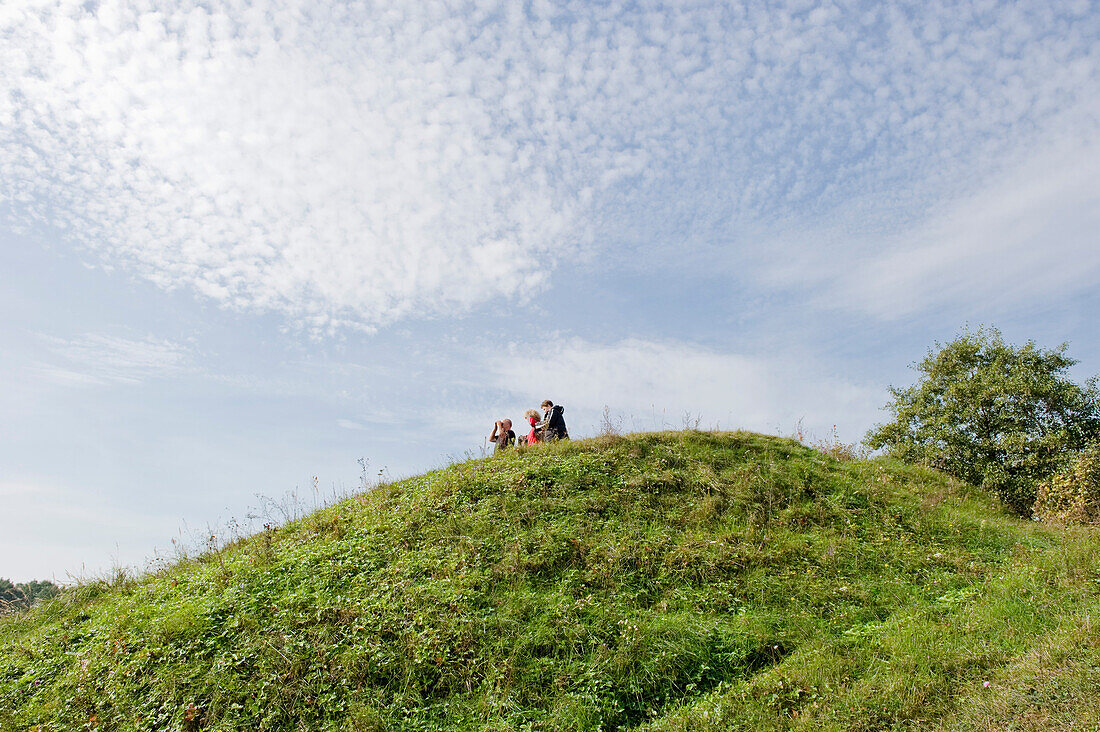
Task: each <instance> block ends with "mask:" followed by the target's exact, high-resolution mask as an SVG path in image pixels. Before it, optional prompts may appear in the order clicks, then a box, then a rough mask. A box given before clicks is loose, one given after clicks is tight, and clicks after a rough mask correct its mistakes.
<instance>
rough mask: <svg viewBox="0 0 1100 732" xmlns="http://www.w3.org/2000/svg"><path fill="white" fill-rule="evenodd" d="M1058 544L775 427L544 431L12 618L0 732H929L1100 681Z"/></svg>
mask: <svg viewBox="0 0 1100 732" xmlns="http://www.w3.org/2000/svg"><path fill="white" fill-rule="evenodd" d="M1060 536H1061V535H1060V534H1056V533H1054V532H1053V530H1051V529H1048V528H1045V527H1043V526H1040V525H1038V524H1035V523H1033V522H1026V521H1020V520H1018V519H1016V518H1013V517H1011V516H1007V515H1005V514H1004V513H1003V512H999V511H997V510H994V507H993V506H992V505H991V504H990V502H989V500H988V498H987V496H985V495H984V494H983V493H981V492H980V491H977V490H976V489H974V488H972V487H971V486H968V485H966V484H964V483H961V482H957V481H954V480H951V479H949V478H947V477H945V476H943V475H941V474H939V473H936V472H934V471H930V470H926V469H923V468H917V467H913V466H907V465H904V464H902V463H900V462H897V461H894V460H891V459H887V458H880V459H877V460H873V461H861V460H846V461H843V462H842V461H838V460H835V459H833V458H831V457H829V456H827V455H823V454H821V453H820V452H818V451H817V450H814V449H811V448H808V447H804V446H802V445H799V444H797V443H795V442H793V441H790V440H782V439H779V438H770V437H763V436H760V435H752V434H744V433H724V434H711V433H702V432H683V433H663V434H648V435H629V436H608V437H606V438H601V439H596V440H588V441H573V442H568V443H555V444H550V445H536V446H533V447H531V448H528V449H525V450H523V451H513V452H509V453H507V454H502V455H498V456H494V457H491V458H486V459H482V460H474V461H469V462H466V463H462V464H459V465H454V466H451V467H449V468H446V469H444V470H438V471H435V472H432V473H428V474H426V475H422V476H418V477H415V478H411V479H409V480H405V481H402V482H400V483H396V484H392V485H387V486H384V487H381V488H378V489H376V490H373V491H370V492H368V493H366V494H363V495H361V496H357V497H356V498H354V499H351V500H349V501H346V502H344V503H342V504H339V505H337V506H333V507H331V508H329V509H325V510H323V511H320V512H318V513H316V514H313V515H311V516H308V517H305V518H303V519H301V520H298V521H295V522H292V523H291V524H289V525H287V526H285V527H283V528H280V529H274V528H272V529H268V530H265V531H264V532H263V533H262V534H259V535H257V536H254V537H251V538H248V539H244V540H242V541H240V542H237V543H235V544H233V545H231V546H229V547H226V548H224V549H222V550H220V551H219V552H217V553H216V554H215V553H210V554H207V555H205V556H202V557H198V558H196V559H193V560H187V561H184V562H181V563H180V564H178V565H176V566H173V567H170V568H168V569H166V570H164V571H162V572H160V573H158V574H156V575H152V576H148V577H145V578H142V579H139V580H127V579H124V578H121V579H119V580H118V581H116V582H113V583H107V582H97V583H92V584H89V585H83V586H80V587H76V588H71V589H67V590H66V591H64V592H63V593H62V595H61V596H60V597H59V598H58V599H57V600H55V601H52V602H48V603H42V604H40V605H38V606H36V607H34V608H32V609H31V610H30V611H29V612H27V613H18V614H14V615H11V616H8V617H6V618H4V619H0V729H4V730H8V729H12V730H28V729H35V730H38V731H39V732H44V731H45V730H51V731H52V730H70V729H93V728H94V729H103V730H188V731H190V730H218V731H229V730H387V731H390V730H397V731H401V730H408V731H409V732H412V731H414V730H415V731H420V730H455V731H457V730H471V731H472V730H478V731H480V730H501V731H502V732H503V731H504V730H528V731H533V730H629V729H637V730H650V731H651V732H658V731H661V730H689V729H690V730H723V731H724V730H730V729H790V728H795V727H802V728H804V729H815V730H816V729H836V730H857V729H865V730H871V729H886V728H913V727H919V726H921V725H922V724H924V723H926V722H927V720H930V719H939V718H948V717H949V716H950V715H951V714H955V713H956V712H958V710H959V707H958V703H959V702H960V700H963V701H965V703H966V704H968V705H973V699H971V698H970V697H969V696H968V694H969V693H970V691H971V690H973V689H974V688H975V687H977V688H981V682H982V680H984V679H993V680H994V681H996V682H997V683H998V684H1001V683H1003V684H1005V685H1006V686H1007V685H1008V684H1012V683H1017V682H1019V683H1023V684H1027V683H1033V682H1034V679H1035V677H1036V675H1037V674H1038V673H1039V671H1040V670H1036V672H1035V673H1034V674H1031V675H1030V676H1029V673H1030V672H1029V671H1028V669H1030V668H1031V667H1030V666H1027V665H1026V664H1025V665H1024V666H1020V663H1021V659H1026V658H1028V657H1029V655H1028V654H1031V653H1032V652H1033V651H1035V649H1036V648H1037V647H1039V646H1041V645H1042V644H1044V643H1048V642H1049V643H1050V644H1052V645H1051V646H1050V648H1048V649H1047V650H1050V651H1051V652H1054V653H1055V656H1057V655H1058V654H1059V653H1061V650H1060V649H1067V650H1066V653H1072V654H1075V655H1073V656H1072V658H1073V660H1074V665H1073V666H1072V668H1073V669H1074V670H1073V673H1074V674H1075V676H1074V677H1073V679H1072V681H1073V683H1069V681H1070V680H1069V679H1067V680H1066V681H1067V683H1066V685H1065V687H1064V688H1067V689H1071V690H1074V691H1073V693H1074V694H1077V691H1076V690H1084V689H1087V688H1095V687H1096V684H1097V683H1098V682H1100V672H1098V671H1096V668H1100V666H1098V667H1096V668H1094V667H1092V666H1090V664H1092V663H1093V661H1094V660H1095V659H1096V656H1097V654H1096V653H1092V654H1091V655H1090V653H1091V652H1090V651H1088V650H1087V649H1088V648H1100V644H1098V643H1095V640H1096V639H1095V637H1093V638H1091V640H1090V639H1089V638H1088V637H1087V634H1085V633H1084V631H1083V630H1081V629H1082V628H1085V627H1087V622H1083V621H1084V619H1085V618H1087V617H1088V616H1089V614H1090V613H1091V614H1092V615H1093V616H1095V614H1096V613H1097V611H1100V593H1098V588H1100V570H1098V567H1100V562H1098V561H1097V556H1098V555H1100V545H1098V543H1097V540H1096V539H1095V538H1094V537H1093V538H1089V537H1083V538H1081V539H1080V540H1079V541H1078V542H1076V543H1073V544H1070V543H1068V542H1064V541H1061V540H1060ZM1068 629H1072V632H1071V631H1070V630H1068ZM1090 643H1091V645H1089V644H1090ZM1043 647H1044V648H1046V646H1043ZM1044 652H1045V651H1044ZM1021 668H1022V669H1023V671H1020V669H1021ZM1067 668H1068V666H1067ZM1090 668H1091V669H1092V670H1090ZM1042 671H1043V673H1045V675H1044V676H1043V684H1045V685H1044V686H1042V687H1041V688H1042V690H1043V692H1042V693H1043V694H1046V693H1048V691H1049V690H1050V689H1051V688H1053V685H1054V682H1055V681H1057V680H1058V679H1059V678H1060V677H1058V675H1057V673H1048V672H1047V670H1045V669H1042ZM1014 673H1015V674H1017V675H1018V677H1019V678H1018V679H1017V678H1016V677H1015V676H1013V674H1014ZM1034 683H1038V682H1034ZM1090 683H1091V684H1092V687H1089V684H1090ZM1058 688H1063V687H1058ZM1021 693H1022V692H1021ZM1051 693H1053V692H1051ZM1013 698H1015V697H1013ZM1044 698H1045V697H1044ZM1095 698H1096V697H1095V695H1092V696H1091V697H1088V696H1085V695H1084V694H1083V693H1082V694H1081V695H1080V696H1074V697H1072V699H1071V700H1070V702H1069V703H1070V704H1076V705H1077V706H1076V707H1075V708H1072V709H1067V710H1064V711H1065V714H1070V713H1071V712H1073V713H1076V714H1077V715H1078V718H1081V719H1091V718H1092V717H1091V716H1090V714H1092V712H1093V711H1094V710H1095V709H1096V707H1097V706H1098V705H1097V703H1096V702H1095ZM1090 700H1091V701H1090ZM974 706H976V705H974ZM1006 721H1007V720H1005V719H997V718H995V717H994V718H992V721H989V720H985V721H983V720H975V719H971V718H966V719H961V720H960V721H959V723H958V728H960V729H973V728H982V729H985V728H1005V727H1007V726H1008V725H1007V724H1006V723H1005V722H1006ZM979 722H980V723H979Z"/></svg>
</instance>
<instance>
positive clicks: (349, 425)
mask: <svg viewBox="0 0 1100 732" xmlns="http://www.w3.org/2000/svg"><path fill="white" fill-rule="evenodd" d="M336 426H337V427H341V428H343V429H345V430H365V429H366V427H364V426H363V425H361V424H359V423H358V422H353V421H351V420H350V419H338V420H336Z"/></svg>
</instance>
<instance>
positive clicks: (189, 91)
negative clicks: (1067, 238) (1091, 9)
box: [0, 0, 1098, 329]
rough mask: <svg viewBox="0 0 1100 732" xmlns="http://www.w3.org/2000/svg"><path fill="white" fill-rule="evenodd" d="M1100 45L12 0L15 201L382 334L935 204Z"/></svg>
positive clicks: (601, 15) (979, 29)
mask: <svg viewBox="0 0 1100 732" xmlns="http://www.w3.org/2000/svg"><path fill="white" fill-rule="evenodd" d="M1095 37H1096V16H1095V14H1094V15H1091V16H1090V15H1087V14H1086V15H1084V16H1081V17H1060V16H1059V15H1058V14H1056V13H1054V12H1052V11H1051V10H1050V8H1049V7H1048V6H1045V5H1035V6H1032V5H1031V4H1028V3H1022V4H1019V5H1017V6H1013V7H1012V8H1003V9H997V10H996V11H993V10H982V9H981V8H976V7H967V8H959V7H957V6H956V5H954V4H948V3H942V4H937V3H930V4H926V5H922V6H921V8H917V9H915V8H904V7H902V6H900V5H898V6H895V5H871V6H868V7H865V8H861V7H853V6H844V5H824V6H821V7H819V8H816V9H813V10H811V9H810V8H806V7H802V4H800V3H791V4H788V5H782V4H776V5H771V4H769V5H768V6H767V7H765V6H763V5H759V4H746V5H744V6H741V5H736V4H721V5H719V4H715V5H707V4H699V5H696V6H693V7H690V8H650V7H645V6H637V7H634V6H632V7H630V8H620V7H617V6H603V5H599V4H592V3H578V4H573V5H567V6H560V5H549V4H535V5H533V6H532V7H531V8H529V9H528V10H523V9H522V8H521V6H519V5H517V4H514V3H494V2H488V3H470V4H464V3H458V4H457V5H455V6H454V7H447V6H444V5H440V4H435V5H433V4H423V3H421V4H415V3H414V4H398V5H392V6H386V8H385V9H381V8H369V7H366V6H361V5H356V4H351V5H348V4H345V3H332V4H326V3H314V2H308V3H307V2H296V1H294V0H286V1H281V0H270V1H268V0H258V1H257V2H253V3H248V4H244V5H242V4H238V3H229V2H218V1H215V2H213V3H208V4H203V5H196V6H191V5H189V4H176V3H170V2H167V1H166V0H163V1H161V2H150V3H146V4H145V5H143V6H140V7H139V6H136V5H133V4H131V3H126V2H122V1H121V0H104V1H103V2H99V3H95V4H88V3H80V2H62V3H52V2H41V1H38V0H11V1H9V2H6V3H4V6H3V10H0V39H2V41H3V42H2V43H0V66H2V67H3V68H4V69H5V73H4V74H3V78H2V79H0V130H3V132H4V135H3V138H0V139H2V141H0V181H2V182H0V199H3V200H6V202H7V203H8V204H9V205H10V206H11V207H12V208H13V209H14V210H15V211H16V212H17V213H18V212H21V213H23V214H25V215H27V216H30V217H31V218H36V219H39V220H44V221H47V222H49V223H50V224H53V225H55V226H57V227H60V228H62V229H66V230H68V231H69V232H70V235H71V236H72V237H73V238H75V239H77V240H79V241H81V242H82V243H83V244H85V245H86V246H87V247H89V248H90V249H92V250H93V251H95V252H96V253H97V255H98V256H100V257H102V258H103V260H104V261H107V262H111V263H116V264H121V265H123V266H125V267H127V268H128V269H131V270H134V271H137V272H140V273H141V274H142V275H144V276H145V277H147V278H149V279H150V280H152V281H153V282H156V283H158V284H159V285H161V286H163V287H165V288H173V287H186V288H190V289H192V290H194V291H196V292H199V293H201V294H203V295H204V296H206V297H209V298H212V299H213V300H215V301H216V302H219V303H221V304H223V305H225V306H227V307H234V308H248V309H259V310H265V311H276V312H279V313H282V314H284V315H285V316H286V317H288V318H289V319H290V320H292V321H294V322H296V323H301V324H304V325H306V326H307V327H311V328H317V329H325V328H329V327H332V326H333V325H334V324H337V323H342V322H343V323H355V324H357V325H360V326H367V327H371V326H377V325H379V324H384V323H387V322H391V321H393V320H394V319H397V318H402V317H408V316H413V315H418V314H448V313H453V312H461V311H464V310H466V309H468V308H470V307H473V306H476V305H479V304H482V303H485V302H489V301H491V300H493V299H494V298H499V297H502V296H503V297H506V298H512V299H514V300H522V299H523V298H524V297H527V296H530V293H531V292H532V291H535V290H537V288H539V287H541V286H544V285H545V284H546V282H547V281H548V277H549V275H550V273H551V272H552V271H553V269H554V267H555V266H556V264H557V263H559V262H561V261H562V260H563V259H566V258H572V257H574V256H575V255H577V254H578V253H583V252H585V251H592V250H596V251H599V250H600V248H601V247H602V246H604V244H602V243H601V242H602V241H604V235H605V234H606V227H605V228H604V229H600V228H599V226H598V225H597V224H598V223H599V222H605V223H607V224H609V225H610V226H612V227H614V228H615V229H622V230H623V231H627V232H629V230H630V228H631V226H633V225H634V224H633V220H635V219H636V220H638V221H640V222H642V223H639V224H637V225H638V226H639V233H640V234H641V235H643V236H644V237H646V238H648V239H649V241H647V242H645V243H644V248H652V247H657V246H659V245H663V243H660V244H659V243H658V242H657V241H654V240H656V239H660V238H661V237H663V236H665V235H666V234H667V235H668V236H669V239H668V241H682V240H683V236H682V235H683V234H684V233H685V231H687V230H690V229H691V228H692V227H693V226H695V224H694V223H693V222H694V221H696V220H701V221H706V222H708V224H713V225H715V226H717V225H719V224H721V223H722V222H727V224H731V225H735V226H740V225H741V224H743V222H744V221H745V220H746V219H749V218H753V217H755V218H758V219H761V218H762V219H766V220H773V219H777V218H779V219H781V218H783V217H792V216H795V217H798V216H803V215H811V214H816V213H820V212H821V211H827V210H830V209H831V208H833V207H836V206H837V205H840V204H841V203H842V202H844V201H846V200H849V199H850V198H851V197H853V196H858V195H864V194H867V193H868V192H872V191H887V192H888V193H887V195H890V196H898V195H901V194H902V193H905V192H907V191H916V193H913V194H912V195H913V196H914V198H915V200H916V201H917V203H919V204H924V205H927V203H928V202H929V201H930V200H935V199H936V197H937V196H940V195H943V193H944V191H945V190H948V189H951V190H953V188H952V186H956V185H958V184H959V183H958V182H959V181H960V180H967V179H969V177H970V173H969V172H968V171H970V170H971V168H974V167H981V165H982V161H984V160H989V159H993V158H996V156H997V155H998V154H1000V153H1001V152H1003V151H1004V150H1006V149H1011V148H1014V147H1018V146H1019V145H1021V144H1027V142H1028V141H1029V140H1030V139H1032V136H1033V135H1034V134H1035V130H1037V129H1043V128H1044V125H1046V123H1047V122H1049V120H1051V119H1053V118H1055V117H1058V116H1059V115H1061V114H1063V112H1064V110H1066V109H1070V108H1075V107H1077V106H1080V105H1081V104H1082V103H1084V102H1082V100H1085V101H1086V102H1087V100H1090V99H1094V98H1095V97H1096V92H1097V90H1098V81H1097V77H1098V70H1097V64H1096V60H1095V59H1096V54H1097V45H1096V43H1095ZM1090 120H1091V121H1090V122H1089V124H1091V123H1092V122H1094V121H1095V120H1094V119H1093V118H1091V117H1090ZM670 191H673V192H675V193H676V195H674V196H670ZM906 195H909V194H908V193H906ZM670 198H676V199H677V200H680V201H681V202H680V203H679V204H678V205H679V206H682V207H683V209H682V210H680V211H677V213H678V215H677V216H675V217H670V220H669V222H668V223H667V224H666V223H660V224H655V222H654V221H652V220H651V219H649V218H647V217H646V216H644V215H642V214H644V212H645V211H646V210H648V209H649V208H652V207H653V206H654V202H664V201H668V200H670ZM658 208H659V207H658ZM662 210H663V209H662ZM666 228H667V231H666ZM597 234H599V236H597Z"/></svg>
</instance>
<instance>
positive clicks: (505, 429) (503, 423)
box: [489, 419, 516, 452]
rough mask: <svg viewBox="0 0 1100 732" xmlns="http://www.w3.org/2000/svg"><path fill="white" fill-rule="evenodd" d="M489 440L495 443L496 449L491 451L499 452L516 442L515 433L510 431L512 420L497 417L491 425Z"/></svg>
mask: <svg viewBox="0 0 1100 732" xmlns="http://www.w3.org/2000/svg"><path fill="white" fill-rule="evenodd" d="M489 442H492V443H494V444H496V449H495V450H494V451H493V452H500V451H501V450H503V449H505V448H508V447H511V446H512V445H514V444H516V433H515V432H513V431H512V420H510V419H498V420H497V423H496V424H495V425H493V434H491V435H489Z"/></svg>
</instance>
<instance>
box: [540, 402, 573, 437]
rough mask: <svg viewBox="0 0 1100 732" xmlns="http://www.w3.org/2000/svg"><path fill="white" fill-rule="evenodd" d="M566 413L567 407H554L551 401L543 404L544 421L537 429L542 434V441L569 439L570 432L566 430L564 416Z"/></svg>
mask: <svg viewBox="0 0 1100 732" xmlns="http://www.w3.org/2000/svg"><path fill="white" fill-rule="evenodd" d="M564 411H565V407H563V406H561V405H560V404H559V405H557V406H554V402H552V401H550V400H549V399H547V400H546V401H544V402H543V403H542V421H541V422H539V423H538V424H537V425H536V426H535V429H536V430H539V431H540V432H541V433H542V439H543V440H545V441H546V442H553V441H555V440H568V439H569V430H567V429H565V417H563V416H562V412H564Z"/></svg>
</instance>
